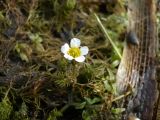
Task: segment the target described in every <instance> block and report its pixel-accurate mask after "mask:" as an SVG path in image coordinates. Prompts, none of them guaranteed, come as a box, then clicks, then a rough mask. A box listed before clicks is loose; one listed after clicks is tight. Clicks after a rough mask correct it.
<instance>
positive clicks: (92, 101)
mask: <svg viewBox="0 0 160 120" xmlns="http://www.w3.org/2000/svg"><path fill="white" fill-rule="evenodd" d="M84 99H85V100H86V101H87V103H88V104H89V105H93V104H95V103H97V102H100V100H101V99H100V98H98V97H95V98H93V99H91V98H88V97H84Z"/></svg>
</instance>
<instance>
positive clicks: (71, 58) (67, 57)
mask: <svg viewBox="0 0 160 120" xmlns="http://www.w3.org/2000/svg"><path fill="white" fill-rule="evenodd" d="M64 57H65V58H66V59H68V60H73V57H72V56H70V55H68V54H64Z"/></svg>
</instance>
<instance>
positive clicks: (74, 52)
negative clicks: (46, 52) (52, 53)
mask: <svg viewBox="0 0 160 120" xmlns="http://www.w3.org/2000/svg"><path fill="white" fill-rule="evenodd" d="M67 53H68V54H69V55H70V56H72V57H74V58H76V57H79V56H80V55H81V51H80V49H79V48H76V47H73V48H70V49H69V51H68V52H67Z"/></svg>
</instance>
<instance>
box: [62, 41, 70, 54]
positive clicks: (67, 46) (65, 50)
mask: <svg viewBox="0 0 160 120" xmlns="http://www.w3.org/2000/svg"><path fill="white" fill-rule="evenodd" d="M68 50H69V45H68V44H67V43H65V44H64V45H63V46H62V47H61V52H62V53H64V54H66V53H67V52H68Z"/></svg>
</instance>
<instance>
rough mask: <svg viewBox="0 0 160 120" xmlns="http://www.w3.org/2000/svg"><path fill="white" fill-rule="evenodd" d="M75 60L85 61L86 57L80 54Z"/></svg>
mask: <svg viewBox="0 0 160 120" xmlns="http://www.w3.org/2000/svg"><path fill="white" fill-rule="evenodd" d="M75 60H76V61H77V62H84V61H85V57H84V56H80V57H77V58H75Z"/></svg>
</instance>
